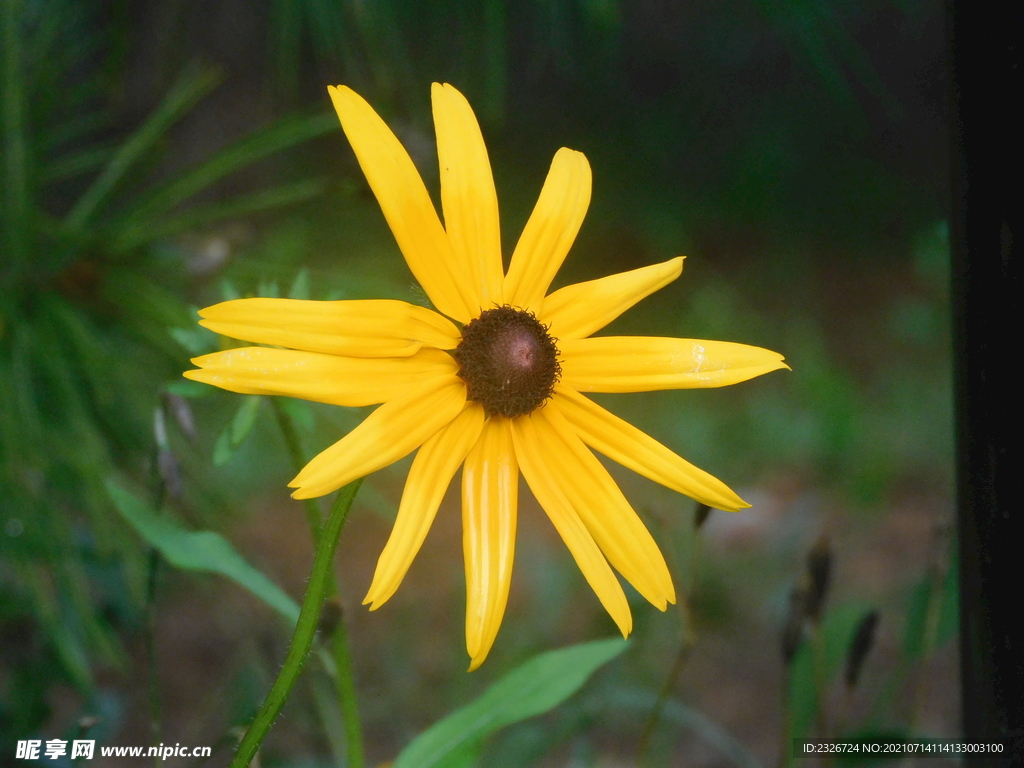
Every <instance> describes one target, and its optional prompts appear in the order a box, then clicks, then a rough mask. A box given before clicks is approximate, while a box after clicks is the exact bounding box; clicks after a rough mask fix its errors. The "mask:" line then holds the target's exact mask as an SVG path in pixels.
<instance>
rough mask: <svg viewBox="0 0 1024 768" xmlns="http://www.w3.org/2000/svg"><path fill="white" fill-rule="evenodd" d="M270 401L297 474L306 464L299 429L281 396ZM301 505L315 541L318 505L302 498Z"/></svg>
mask: <svg viewBox="0 0 1024 768" xmlns="http://www.w3.org/2000/svg"><path fill="white" fill-rule="evenodd" d="M270 403H271V405H273V407H274V415H275V416H276V417H277V426H278V427H280V429H281V434H282V435H283V436H284V442H285V445H287V446H288V455H289V456H290V457H291V460H292V470H293V471H294V472H295V473H296V474H298V473H299V472H300V471H301V470H302V468H303V467H304V466H306V457H305V456H303V454H302V441H301V440H300V439H299V431H298V430H297V429H296V428H295V422H294V421H293V420H292V417H291V416H289V415H288V411H286V410H285V409H284V406H283V405H282V404H281V398H279V397H272V398H270ZM302 506H303V508H304V509H305V510H306V519H307V520H308V521H309V530H310V531H311V532H312V534H313V541H314V542H316V537H317V532H318V531H319V530H320V524H321V521H322V519H323V513H322V512H321V511H320V505H319V504H317V503H316V499H303V500H302Z"/></svg>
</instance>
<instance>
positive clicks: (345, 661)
mask: <svg viewBox="0 0 1024 768" xmlns="http://www.w3.org/2000/svg"><path fill="white" fill-rule="evenodd" d="M333 646H334V648H333V650H334V664H335V666H336V667H337V670H338V673H337V676H336V677H335V684H336V685H337V687H338V694H339V697H338V698H339V699H340V702H341V719H342V721H343V722H344V723H345V749H346V753H347V756H348V768H363V731H362V727H361V725H360V721H359V705H358V703H357V701H356V687H355V683H354V681H353V679H352V653H351V651H350V650H349V645H348V632H347V631H346V630H345V616H344V614H342V615H341V616H340V617H339V618H338V626H337V627H336V628H335V630H334V637H333Z"/></svg>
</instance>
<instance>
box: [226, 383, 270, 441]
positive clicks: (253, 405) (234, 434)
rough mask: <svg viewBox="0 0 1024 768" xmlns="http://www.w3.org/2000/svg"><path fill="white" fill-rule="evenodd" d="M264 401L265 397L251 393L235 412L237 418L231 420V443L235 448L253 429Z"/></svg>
mask: <svg viewBox="0 0 1024 768" xmlns="http://www.w3.org/2000/svg"><path fill="white" fill-rule="evenodd" d="M262 402H263V398H262V397H260V396H259V395H251V396H249V397H246V398H245V399H244V400H242V404H241V405H240V406H239V407H238V410H237V411H236V412H235V418H233V419H232V420H231V445H233V446H234V447H235V448H237V447H238V446H240V445H241V444H242V441H243V440H245V438H246V437H248V436H249V432H251V431H252V427H253V424H255V423H256V416H257V415H258V414H259V412H260V403H262Z"/></svg>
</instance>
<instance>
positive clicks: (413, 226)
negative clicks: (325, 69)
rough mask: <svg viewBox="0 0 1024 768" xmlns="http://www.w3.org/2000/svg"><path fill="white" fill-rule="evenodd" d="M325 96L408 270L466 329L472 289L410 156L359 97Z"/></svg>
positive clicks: (338, 90)
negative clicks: (465, 324)
mask: <svg viewBox="0 0 1024 768" xmlns="http://www.w3.org/2000/svg"><path fill="white" fill-rule="evenodd" d="M327 90H328V92H329V93H330V94H331V100H332V101H333V102H334V109H335V110H336V111H337V113H338V118H339V119H340V120H341V127H342V128H343V129H344V130H345V135H346V136H347V137H348V140H349V142H350V143H351V144H352V149H353V151H354V152H355V154H356V159H357V160H358V161H359V167H360V168H362V169H363V173H364V174H365V175H366V181H367V182H368V183H369V185H370V189H372V190H373V194H374V195H376V197H377V202H378V203H380V208H381V211H382V212H383V213H384V218H385V219H387V222H388V226H389V227H391V232H392V234H394V236H395V240H396V241H397V242H398V247H399V248H400V249H401V251H402V255H403V256H405V260H406V262H407V263H408V265H409V269H411V270H412V273H413V275H414V276H415V277H416V279H417V280H418V281H419V283H420V285H422V286H423V290H425V291H426V292H427V295H428V296H429V297H430V300H431V301H433V302H434V305H435V306H436V307H437V308H438V309H439V310H440V311H441V312H443V313H444V314H446V315H448V317H454V318H455V319H456V320H458V321H459V322H461V323H468V322H469V321H470V319H471V318H473V317H474V316H475V314H476V309H477V301H476V297H475V296H474V295H473V294H474V291H473V286H472V285H471V284H470V281H469V280H468V279H467V276H466V275H465V274H464V273H463V271H462V270H460V269H459V266H460V265H459V264H458V263H457V261H456V259H455V256H454V254H453V253H452V247H451V243H450V242H449V240H448V236H447V235H446V234H445V231H444V229H443V228H442V227H441V222H440V221H439V220H438V218H437V211H435V210H434V204H433V203H432V202H431V201H430V195H429V194H427V188H426V187H425V186H423V179H421V178H420V174H419V172H418V171H417V170H416V166H415V165H414V164H413V162H412V158H410V157H409V153H408V152H406V151H405V147H403V146H402V144H401V142H400V141H399V140H398V138H397V137H396V136H395V134H394V133H392V132H391V129H390V128H388V126H387V125H386V124H385V123H384V121H383V120H381V119H380V116H379V115H378V114H377V113H376V112H374V111H373V107H371V106H370V105H369V104H367V103H366V100H365V99H363V97H362V96H359V95H358V94H357V93H356V92H355V91H353V90H352V89H350V88H348V87H346V86H344V85H339V86H338V87H333V86H329V87H328V88H327Z"/></svg>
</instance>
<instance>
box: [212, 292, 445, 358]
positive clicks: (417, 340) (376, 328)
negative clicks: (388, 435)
mask: <svg viewBox="0 0 1024 768" xmlns="http://www.w3.org/2000/svg"><path fill="white" fill-rule="evenodd" d="M199 314H200V315H201V316H202V318H203V319H202V320H201V321H200V322H199V324H200V325H203V326H205V327H207V328H209V329H210V330H211V331H214V332H216V333H219V334H221V335H223V336H230V337H231V338H233V339H242V340H243V341H252V342H255V343H257V344H273V345H275V346H278V347H288V348H290V349H304V350H306V351H308V352H325V353H327V354H330V355H350V356H352V357H405V356H407V355H411V354H413V353H414V352H416V351H417V350H418V349H420V348H421V347H423V346H428V347H437V348H438V349H455V347H456V346H458V344H459V339H460V336H459V331H458V329H456V327H455V326H454V325H453V324H452V323H451V321H449V320H447V319H446V318H444V317H442V316H441V315H439V314H437V312H433V311H431V310H429V309H427V308H425V307H417V306H416V305H415V304H409V303H407V302H404V301H395V300H391V299H379V300H376V299H375V300H367V301H301V300H299V299H237V300H235V301H225V302H222V303H221V304H214V305H213V306H212V307H207V308H206V309H202V310H200V311H199Z"/></svg>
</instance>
